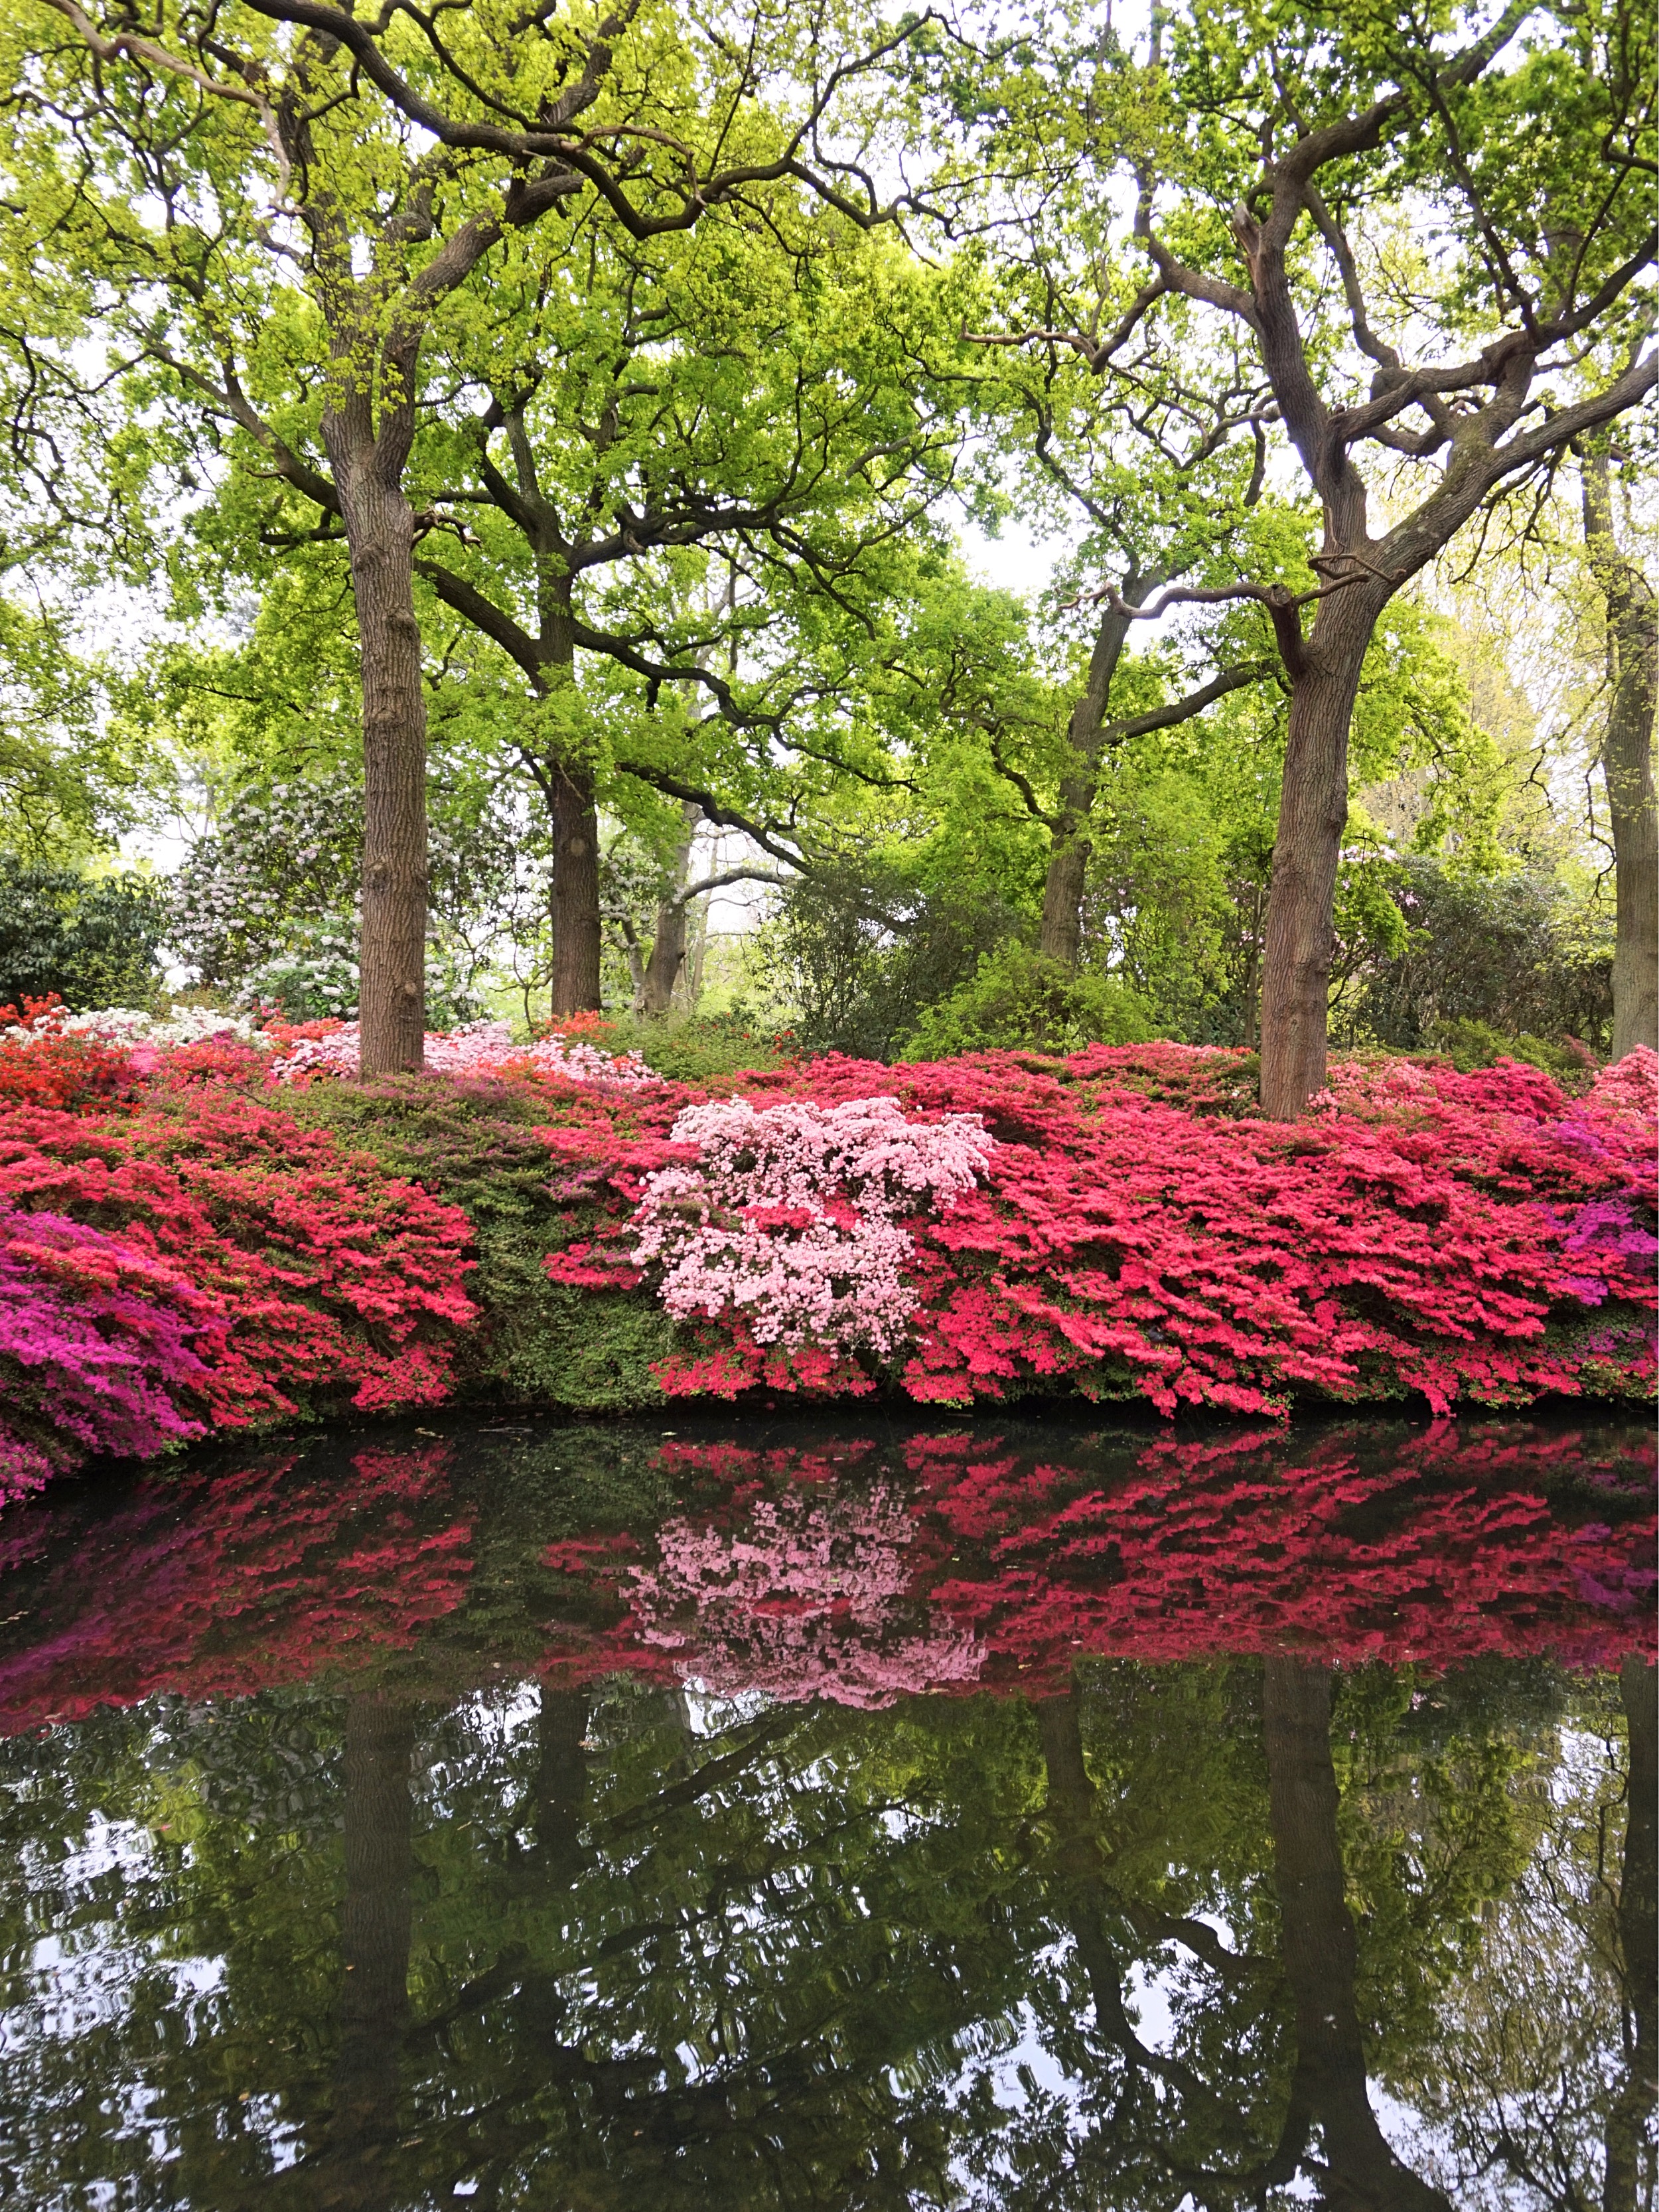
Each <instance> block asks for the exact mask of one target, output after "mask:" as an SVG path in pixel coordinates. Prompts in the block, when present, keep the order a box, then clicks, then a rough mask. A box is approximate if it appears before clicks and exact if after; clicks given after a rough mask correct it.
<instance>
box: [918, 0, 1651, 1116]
mask: <svg viewBox="0 0 1659 2212" xmlns="http://www.w3.org/2000/svg"><path fill="white" fill-rule="evenodd" d="M1523 33H1527V34H1528V35H1527V37H1526V38H1525V39H1524V40H1523V39H1522V34H1523ZM1014 60H1015V62H1016V64H1018V60H1019V56H1018V52H1017V53H1016V55H1015V57H1014ZM1651 61H1652V47H1651V28H1650V23H1649V21H1648V19H1647V17H1646V16H1645V15H1644V14H1643V12H1642V11H1640V10H1638V9H1632V8H1631V7H1629V6H1628V5H1626V4H1625V0H1598V4H1596V5H1595V6H1592V7H1589V8H1578V7H1572V8H1567V7H1562V8H1559V9H1552V8H1548V7H1535V6H1533V5H1531V4H1529V3H1528V0H1511V4H1510V5H1508V6H1506V7H1505V8H1504V9H1503V10H1502V12H1501V13H1500V14H1499V15H1498V16H1497V17H1496V18H1495V19H1494V20H1492V21H1490V22H1489V23H1486V25H1485V26H1484V27H1483V26H1482V25H1481V23H1480V20H1479V19H1478V18H1477V16H1476V15H1474V12H1473V11H1471V10H1466V9H1454V10H1452V11H1450V13H1449V16H1448V19H1447V21H1446V22H1445V24H1444V26H1443V27H1437V28H1427V27H1425V24H1424V22H1423V21H1421V20H1420V19H1419V18H1418V17H1416V16H1413V15H1402V14H1401V12H1400V10H1399V9H1397V8H1395V7H1393V6H1391V5H1387V4H1376V5H1373V4H1366V5H1363V6H1360V7H1358V8H1352V7H1346V8H1343V9H1340V10H1339V9H1323V8H1321V7H1317V6H1300V5H1297V6H1285V7H1273V8H1270V9H1266V10H1262V9H1256V8H1255V7H1249V6H1237V7H1236V6H1234V5H1232V4H1231V0H1213V3H1212V0H1196V4H1194V6H1192V7H1191V8H1190V9H1188V10H1186V11H1184V12H1182V13H1181V14H1179V15H1176V14H1172V13H1166V12H1164V11H1161V10H1160V11H1157V12H1155V14H1154V16H1153V31H1152V37H1151V41H1150V45H1149V46H1148V47H1147V49H1146V53H1145V57H1144V58H1142V59H1141V60H1139V61H1135V60H1133V59H1132V58H1130V57H1129V55H1128V54H1127V53H1126V52H1124V51H1123V49H1122V48H1121V46H1119V44H1118V43H1117V42H1116V40H1115V39H1114V38H1113V36H1112V34H1111V33H1110V32H1109V31H1108V32H1105V33H1097V32H1096V31H1095V30H1093V29H1092V28H1091V30H1090V31H1089V33H1087V38H1086V41H1084V42H1079V43H1078V44H1076V45H1074V46H1072V47H1070V48H1068V49H1067V50H1066V53H1065V66H1064V67H1063V68H1058V67H1054V68H1048V69H1046V70H1045V71H1044V75H1043V82H1044V83H1045V84H1051V85H1053V86H1054V87H1055V88H1058V94H1059V96H1058V97H1053V96H1051V97H1049V99H1048V107H1047V110H1046V112H1047V113H1048V116H1049V117H1050V118H1051V121H1052V127H1051V128H1050V129H1049V130H1048V131H1047V132H1045V133H1044V134H1043V143H1044V146H1045V149H1046V148H1052V149H1054V150H1053V152H1052V154H1051V155H1048V159H1047V161H1040V160H1038V159H1037V158H1036V155H1034V153H1033V149H1032V141H1033V139H1034V138H1035V137H1036V133H1035V132H1034V131H1032V130H1031V128H1030V122H1029V120H1028V119H1027V118H1024V116H1023V115H1022V113H1021V112H1020V110H1019V106H1018V100H1017V99H1016V97H1015V95H1014V94H1013V93H1012V92H1011V93H1010V94H1008V95H1007V97H1006V99H1002V100H1000V95H999V93H998V89H997V86H996V83H995V81H994V79H995V72H988V71H987V76H989V77H990V78H991V82H989V84H988V86H987V88H986V89H984V90H983V91H981V93H980V94H979V97H978V100H977V101H976V103H975V104H973V105H969V106H965V107H963V109H962V112H967V113H969V115H971V116H978V115H980V114H982V113H984V112H986V111H987V110H989V111H991V112H993V113H994V118H995V120H994V124H993V125H992V126H991V128H992V130H993V132H994V133H995V132H1000V133H1001V137H1002V143H1004V144H1005V145H1006V146H1007V147H1008V148H1009V149H1010V155H1011V159H1017V158H1018V157H1022V156H1023V161H1024V168H1025V170H1026V172H1027V173H1031V172H1033V171H1038V172H1041V173H1043V174H1049V173H1054V172H1056V171H1057V172H1059V173H1061V174H1064V175H1066V176H1068V177H1069V176H1075V175H1077V174H1079V173H1090V174H1092V175H1093V176H1094V177H1095V179H1097V186H1096V191H1097V198H1096V207H1097V214H1096V216H1095V218H1094V220H1095V224H1096V228H1097V232H1098V233H1099V234H1100V235H1101V236H1102V237H1103V238H1104V237H1106V236H1107V235H1108V234H1109V233H1110V232H1111V230H1112V228H1113V226H1112V223H1111V220H1110V213H1111V195H1112V193H1113V192H1115V191H1124V190H1132V191H1133V194H1134V209H1133V216H1132V217H1130V218H1128V220H1127V225H1126V224H1125V223H1124V222H1119V223H1118V224H1117V225H1116V236H1115V240H1113V243H1114V245H1115V248H1116V250H1115V251H1114V252H1110V253H1108V252H1103V251H1096V252H1084V251H1083V250H1082V249H1081V248H1079V251H1078V252H1077V253H1076V255H1075V257H1074V262H1073V267H1072V269H1071V270H1069V271H1068V272H1067V278H1068V281H1067V283H1066V287H1065V289H1064V290H1063V291H1061V290H1060V289H1059V288H1058V287H1057V288H1056V297H1055V299H1054V321H1053V323H1052V324H1051V325H1050V326H1049V327H1048V328H1044V329H1040V330H1032V331H1022V332H1019V333H1017V334H1016V333H1011V335H1020V336H1024V337H1027V338H1028V339H1029V340H1030V342H1031V343H1036V344H1040V345H1043V346H1048V345H1052V344H1056V343H1058V344H1064V345H1069V346H1071V347H1073V349H1075V350H1077V351H1078V352H1079V354H1080V355H1081V356H1083V357H1084V358H1085V360H1087V361H1088V362H1090V363H1091V366H1092V367H1093V368H1095V370H1096V373H1097V374H1100V375H1102V376H1107V375H1110V376H1112V377H1114V378H1117V379H1120V380H1123V379H1127V376H1128V375H1129V374H1131V373H1132V371H1133V368H1134V367H1135V365H1136V357H1135V356H1133V355H1132V354H1131V353H1130V352H1129V350H1128V349H1131V348H1132V347H1139V349H1141V352H1142V353H1145V352H1146V351H1147V350H1148V349H1150V350H1151V351H1152V354H1153V355H1154V356H1155V357H1156V356H1158V344H1157V338H1156V333H1157V332H1158V330H1159V328H1160V327H1161V326H1163V325H1164V324H1166V323H1167V320H1168V319H1169V317H1170V314H1171V313H1172V311H1173V310H1174V309H1175V308H1176V307H1181V308H1182V310H1183V311H1186V310H1192V311H1195V312H1197V313H1199V315H1200V319H1202V320H1203V321H1205V322H1206V324H1207V323H1208V322H1210V321H1212V320H1218V321H1220V322H1221V323H1223V324H1225V325H1231V326H1233V327H1234V328H1235V329H1236V330H1238V331H1242V332H1243V333H1245V334H1247V337H1248V343H1249V348H1250V349H1251V351H1252V352H1253V355H1254V357H1255V362H1256V364H1257V366H1258V368H1259V370H1260V372H1261V376H1262V378H1263V379H1264V380H1265V382H1266V385H1267V387H1268V389H1269V391H1270V392H1271V395H1272V407H1273V410H1274V411H1275V412H1276V414H1277V416H1278V419H1279V422H1280V424H1281V425H1282V429H1283V434H1284V436H1285V439H1286V440H1287V441H1288V445H1289V448H1290V452H1291V455H1292V456H1293V457H1294V462H1295V464H1296V465H1297V466H1299V468H1300V470H1301V472H1302V474H1303V477H1304V480H1305V481H1306V483H1307V484H1308V485H1309V487H1310V489H1311V490H1312V492H1313V493H1314V495H1316V497H1317V499H1318V500H1319V501H1320V506H1321V510H1322V530H1321V544H1320V548H1319V550H1318V551H1317V552H1316V553H1310V555H1309V556H1308V562H1309V566H1310V568H1311V569H1312V570H1313V572H1314V574H1315V575H1316V583H1315V585H1314V586H1311V587H1310V588H1309V589H1306V590H1293V589H1291V587H1290V586H1287V585H1286V584H1285V583H1282V582H1280V581H1278V580H1273V581H1262V580H1259V579H1255V578H1249V579H1245V580H1238V581H1235V582H1231V583H1226V584H1221V585H1217V586H1184V585H1177V586H1170V587H1168V588H1166V589H1164V590H1163V591H1161V592H1158V593H1157V594H1156V595H1154V596H1153V597H1152V598H1151V599H1149V600H1147V601H1146V603H1145V604H1137V603H1136V601H1135V599H1133V596H1132V594H1131V592H1129V591H1128V590H1127V588H1125V586H1126V585H1127V581H1128V579H1127V578H1125V579H1123V580H1121V581H1120V582H1118V583H1115V584H1111V585H1109V586H1107V589H1106V594H1105V597H1106V604H1107V605H1109V606H1110V607H1112V608H1113V609H1114V610H1115V612H1116V613H1117V614H1118V616H1119V617H1121V619H1122V620H1125V621H1129V620H1136V621H1141V620H1148V619H1152V618H1153V617H1156V616H1159V615H1161V614H1163V613H1164V611H1166V610H1168V609H1169V608H1170V607H1171V606H1175V605H1182V604H1185V605H1194V604H1196V605H1236V604H1239V603H1254V604H1255V605H1260V606H1261V607H1262V608H1263V609H1264V611H1265V612H1266V614H1267V617H1269V619H1270V620H1271V622H1272V624H1273V631H1274V635H1275V639H1276V641H1277V646H1278V651H1279V659H1280V661H1281V663H1282V665H1283V668H1284V672H1285V678H1286V680H1287V682H1288V684H1289V686H1290V690H1291V707H1290V724H1289V731H1288V736H1287V745H1286V758H1285V777H1284V783H1283V787H1282V792H1281V797H1280V805H1279V827H1278V833H1277V836H1276V839H1275V844H1274V854H1273V884H1272V890H1271V895H1270V898H1269V902H1268V911H1267V932H1266V946H1265V952H1264V959H1263V971H1262V1091H1261V1096H1262V1103H1263V1107H1264V1109H1265V1110H1266V1111H1267V1113H1268V1114H1269V1115H1275V1116H1278V1117H1280V1118H1285V1119H1294V1118H1295V1117H1296V1116H1297V1115H1298V1114H1299V1113H1300V1112H1301V1111H1302V1109H1303V1107H1304V1103H1305V1102H1306V1100H1307V1098H1308V1097H1309V1096H1310V1093H1311V1092H1312V1091H1315V1090H1316V1089H1318V1088H1319V1086H1320V1085H1321V1084H1322V1081H1323V1079H1324V1066H1325V1050H1326V1020H1327V1000H1328V979H1329V975H1330V963H1331V947H1332V903H1333V896H1334V886H1335V881H1336V870H1337V865H1338V859H1339V854H1340V848H1341V844H1342V839H1343V836H1344V832H1345V829H1346V820H1347V757H1346V748H1347V736H1348V726H1349V720H1350V716H1351V714H1352V707H1353V702H1354V697H1355V693H1356V690H1357V687H1358V683H1359V679H1360V674H1361V671H1362V669H1363V667H1364V658H1365V652H1366V648H1367V647H1368V645H1369V643H1370V638H1371V635H1372V633H1373V631H1374V629H1375V627H1376V622H1377V619H1378V617H1379V616H1380V615H1381V613H1382V611H1383V608H1384V607H1385V606H1386V605H1388V603H1389V600H1390V599H1392V598H1393V597H1394V595H1395V593H1396V592H1400V591H1401V589H1402V588H1403V587H1404V586H1406V585H1407V583H1408V582H1409V581H1410V580H1411V579H1412V578H1413V576H1415V575H1418V574H1420V573H1421V572H1422V571H1423V570H1424V569H1425V568H1426V567H1427V566H1428V565H1429V564H1430V563H1431V562H1433V561H1434V559H1435V558H1436V556H1437V555H1438V554H1440V553H1441V552H1442V551H1443V550H1444V549H1445V548H1446V547H1447V546H1448V545H1449V544H1451V543H1452V541H1453V539H1454V538H1455V537H1456V536H1457V534H1458V533H1459V532H1461V531H1462V530H1463V529H1464V528H1465V527H1466V526H1468V525H1470V524H1471V523H1474V521H1475V520H1476V519H1477V518H1478V517H1480V515H1481V514H1482V513H1485V512H1486V511H1488V510H1489V509H1490V508H1491V507H1492V504H1493V503H1494V502H1495V501H1500V500H1503V499H1504V498H1507V497H1509V496H1510V495H1512V494H1513V493H1514V492H1515V491H1516V489H1518V488H1520V487H1523V486H1526V485H1528V484H1536V483H1540V482H1541V481H1544V480H1547V477H1548V475H1549V473H1550V471H1552V470H1553V467H1554V466H1555V465H1556V464H1557V463H1558V462H1559V459H1560V457H1561V456H1562V455H1563V454H1564V453H1565V452H1566V451H1567V450H1568V448H1569V447H1571V444H1572V442H1573V441H1574V440H1575V439H1579V438H1582V437H1583V436H1585V435H1587V434H1591V433H1594V432H1595V431H1596V430H1598V429H1599V428H1601V427H1602V426H1604V425H1606V424H1607V423H1609V422H1612V421H1613V420H1614V419H1615V418H1616V417H1617V416H1620V414H1621V413H1623V412H1624V411H1625V410H1626V409H1629V408H1631V407H1633V406H1635V405H1636V404H1638V402H1639V401H1640V400H1641V399H1642V398H1643V397H1644V395H1645V394H1646V393H1647V392H1649V391H1650V390H1651V388H1652V386H1653V384H1654V381H1655V376H1656V371H1659V355H1656V354H1655V353H1653V352H1652V351H1644V350H1643V343H1644V339H1643V332H1644V315H1645V313H1646V305H1647V301H1648V297H1649V295H1650V289H1651V287H1650V281H1649V274H1648V272H1649V271H1650V267H1651V265H1652V258H1653V246H1654V232H1653V229H1652V226H1651V218H1650V212H1649V207H1648V195H1647V185H1646V181H1645V180H1646V178H1647V175H1648V174H1649V173H1650V167H1651V159H1652V133H1653V115H1652V107H1651V89H1650V88H1651V81H1652V74H1653V72H1652V67H1651ZM998 67H999V69H1000V70H1002V71H1003V73H1004V74H1006V75H1011V76H1013V77H1014V79H1015V81H1016V85H1017V87H1018V88H1021V89H1020V97H1021V98H1026V99H1030V100H1034V101H1035V100H1037V99H1038V95H1036V94H1030V92H1029V89H1026V87H1027V86H1028V82H1029V76H1030V72H1029V71H1025V72H1022V71H1020V70H1018V68H1015V69H1013V70H1009V69H1008V68H1007V64H1006V61H1000V62H999V64H998ZM961 71H962V65H961V64H956V63H954V62H953V63H952V64H951V72H952V73H951V76H950V77H949V82H950V83H951V85H952V87H953V88H955V87H960V86H961V85H962V83H963V76H962V73H961ZM966 99H967V95H966V94H965V93H963V94H958V100H959V105H960V103H961V102H963V101H965V100H966ZM1022 131H1024V134H1025V143H1024V145H1023V146H1022V145H1021V143H1019V142H1020V134H1021V132H1022ZM1401 204H1410V206H1411V208H1412V210H1413V230H1414V233H1415V235H1416V236H1417V237H1418V238H1426V239H1428V240H1431V244H1430V245H1429V246H1427V247H1426V248H1423V249H1419V248H1415V247H1414V246H1413V244H1412V243H1411V241H1410V240H1408V239H1407V237H1405V236H1403V235H1402V234H1401V233H1400V230H1399V228H1398V226H1397V224H1394V223H1391V222H1390V221H1389V216H1388V214H1387V212H1386V210H1387V209H1388V208H1389V206H1390V205H1393V206H1395V207H1398V206H1400V205H1401ZM1126 233H1127V234H1126ZM1339 303H1340V304H1339ZM1391 333H1392V334H1391ZM1592 349H1600V353H1599V357H1601V358H1611V359H1612V360H1613V363H1614V366H1613V368H1612V369H1611V370H1610V371H1609V373H1608V374H1607V376H1606V377H1605V379H1603V380H1601V381H1600V382H1599V384H1595V385H1593V386H1592V388H1590V389H1589V390H1588V391H1587V392H1583V393H1582V396H1577V397H1572V398H1564V395H1563V391H1562V380H1564V379H1571V378H1573V377H1575V376H1576V375H1577V374H1579V373H1580V369H1581V365H1582V364H1583V362H1584V361H1585V360H1586V359H1587V358H1588V357H1589V353H1590V351H1591V350H1592ZM1362 458H1364V459H1365V460H1366V461H1367V464H1368V465H1369V466H1370V471H1371V472H1370V476H1368V474H1367V473H1366V470H1365V469H1364V468H1362V465H1361V461H1362ZM1378 465H1386V466H1387V467H1388V468H1389V471H1391V473H1390V475H1389V477H1387V478H1386V479H1385V480H1384V481H1383V482H1382V483H1379V482H1378V481H1377V480H1376V470H1377V467H1378ZM1425 473H1426V476H1427V483H1426V486H1425V487H1423V488H1419V487H1422V479H1423V477H1424V475H1425ZM1379 491H1380V492H1381V493H1382V495H1383V504H1384V506H1385V509H1386V518H1387V519H1386V520H1385V521H1384V523H1383V525H1382V526H1380V527H1379V528H1377V529H1376V530H1375V531H1374V530H1373V528H1372V526H1371V522H1370V509H1371V505H1372V501H1373V499H1374V498H1375V497H1376V495H1377V493H1378V492H1379ZM1309 608H1311V609H1312V611H1313V622H1312V625H1311V628H1310V629H1305V630H1304V612H1305V611H1306V610H1307V609H1309Z"/></svg>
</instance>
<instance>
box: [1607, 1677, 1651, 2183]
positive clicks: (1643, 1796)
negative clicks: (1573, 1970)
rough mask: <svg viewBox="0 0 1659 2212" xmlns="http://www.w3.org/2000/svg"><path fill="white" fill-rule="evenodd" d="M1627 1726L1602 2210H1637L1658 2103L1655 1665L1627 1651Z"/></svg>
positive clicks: (1623, 1691) (1623, 1688)
mask: <svg viewBox="0 0 1659 2212" xmlns="http://www.w3.org/2000/svg"><path fill="white" fill-rule="evenodd" d="M1619 1687H1620V1694H1621V1696H1622V1699H1623V1701H1624V1707H1625V1718H1626V1722H1627V1723H1629V1728H1630V1766H1629V1770H1628V1772H1629V1780H1628V1783H1627V1784H1626V1796H1625V1858H1624V1865H1623V1867H1622V1868H1621V1869H1620V1881H1619V1949H1620V1966H1622V1968H1623V1981H1624V1993H1625V2002H1626V2008H1627V2016H1628V2017H1629V2019H1630V2021H1631V2022H1632V2027H1633V2030H1634V2032H1633V2033H1631V2034H1630V2037H1629V2045H1628V2047H1629V2051H1630V2058H1629V2062H1628V2070H1627V2072H1626V2077H1625V2081H1624V2084H1623V2086H1622V2087H1621V2088H1620V2091H1619V2093H1618V2095H1617V2097H1615V2099H1614V2100H1613V2109H1612V2111H1611V2112H1609V2114H1608V2116H1607V2166H1606V2170H1605V2173H1604V2175H1603V2179H1602V2184H1601V2207H1602V2212H1636V2204H1637V2197H1638V2188H1639V2183H1640V2163H1641V2156H1642V2148H1643V2138H1644V2136H1645V2134H1646V2132H1647V2130H1646V2128H1645V2126H1644V2122H1645V2121H1646V2120H1647V2118H1648V2117H1649V2115H1650V2113H1651V2112H1652V2111H1653V2109H1654V2106H1655V2104H1656V2103H1659V1896H1656V1892H1659V1668H1654V1667H1652V1666H1650V1664H1649V1663H1648V1660H1647V1658H1646V1656H1645V1655H1644V1653H1642V1652H1640V1651H1632V1653H1631V1654H1630V1656H1629V1657H1628V1658H1627V1659H1626V1661H1625V1664H1624V1668H1623V1669H1622V1671H1621V1672H1620V1678H1619Z"/></svg>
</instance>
